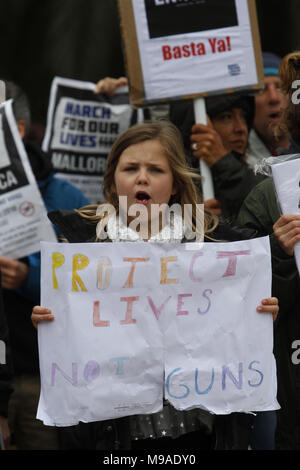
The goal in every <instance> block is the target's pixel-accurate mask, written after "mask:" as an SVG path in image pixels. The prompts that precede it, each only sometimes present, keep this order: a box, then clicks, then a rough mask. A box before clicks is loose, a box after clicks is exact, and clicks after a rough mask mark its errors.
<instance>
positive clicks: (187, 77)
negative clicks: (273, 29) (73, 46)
mask: <svg viewBox="0 0 300 470" xmlns="http://www.w3.org/2000/svg"><path fill="white" fill-rule="evenodd" d="M119 10H120V18H121V31H122V37H123V42H124V52H125V63H126V67H127V72H128V75H129V83H130V101H131V104H132V106H135V107H139V106H146V105H149V104H157V103H160V102H166V101H170V100H175V99H176V100H178V99H185V98H192V99H194V100H197V99H199V97H203V98H205V97H206V96H211V95H216V94H225V93H234V92H241V91H247V92H249V91H255V90H258V89H261V88H262V86H263V65H262V53H261V48H260V39H259V30H258V22H257V15H256V5H255V1H254V0H227V1H226V2H224V0H201V1H198V0H186V1H184V2H183V1H180V0H178V1H176V0H175V1H172V2H170V1H167V0H119ZM195 107H196V108H197V107H198V102H197V103H195ZM195 118H196V122H200V123H204V121H203V120H202V121H199V120H197V115H196V116H195ZM201 172H202V176H203V177H204V199H209V198H211V197H213V185H212V182H211V175H210V171H209V169H208V168H207V166H206V165H204V164H202V163H201Z"/></svg>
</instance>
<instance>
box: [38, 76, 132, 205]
mask: <svg viewBox="0 0 300 470" xmlns="http://www.w3.org/2000/svg"><path fill="white" fill-rule="evenodd" d="M95 86H96V85H95V84H93V83H90V82H81V81H77V80H69V79H64V78H60V77H56V78H55V79H54V81H53V83H52V87H51V96H50V103H49V110H48V120H47V129H46V134H45V138H44V141H43V149H44V151H46V152H48V153H49V155H50V158H51V160H52V164H53V167H54V169H55V171H56V175H57V176H58V177H60V178H63V179H65V180H66V181H69V182H70V183H72V184H74V185H75V186H76V187H78V188H79V189H80V190H81V191H82V193H83V194H84V195H85V196H86V197H87V199H88V200H89V201H90V202H91V203H96V202H98V201H99V200H101V198H102V183H103V175H104V172H105V169H106V161H107V156H108V154H109V151H110V149H111V146H112V145H113V143H114V141H115V140H116V139H117V137H118V136H119V135H120V134H121V133H122V132H124V131H125V130H126V129H127V128H128V127H129V126H130V124H131V121H132V117H133V111H132V108H131V107H130V105H129V96H128V89H127V88H126V87H123V88H122V89H120V90H117V92H116V94H115V96H114V97H112V98H108V97H106V96H104V95H102V94H100V95H95V94H94V92H93V90H94V88H95Z"/></svg>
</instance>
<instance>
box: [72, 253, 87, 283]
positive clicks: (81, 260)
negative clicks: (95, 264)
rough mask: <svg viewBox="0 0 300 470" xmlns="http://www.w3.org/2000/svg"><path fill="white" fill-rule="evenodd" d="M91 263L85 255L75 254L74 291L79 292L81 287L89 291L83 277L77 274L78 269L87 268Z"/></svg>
mask: <svg viewBox="0 0 300 470" xmlns="http://www.w3.org/2000/svg"><path fill="white" fill-rule="evenodd" d="M88 264H89V259H88V257H87V256H85V255H80V254H76V255H74V256H73V270H72V291H75V292H79V288H78V286H77V284H78V285H79V287H80V288H81V290H82V291H87V289H86V287H85V285H84V283H83V281H82V279H81V278H80V276H79V275H78V274H77V271H80V270H82V269H85V268H86V267H87V266H88Z"/></svg>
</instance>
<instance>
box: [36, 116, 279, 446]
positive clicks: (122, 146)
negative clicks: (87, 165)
mask: <svg viewBox="0 0 300 470" xmlns="http://www.w3.org/2000/svg"><path fill="white" fill-rule="evenodd" d="M194 177H195V175H194V174H193V173H192V172H191V171H190V170H189V169H188V168H187V166H186V160H185V154H184V149H183V144H182V140H181V136H180V133H179V131H178V129H177V128H176V127H175V126H174V125H173V124H171V123H170V122H168V121H155V122H149V123H144V124H137V125H135V126H133V127H131V128H130V129H128V130H127V131H125V132H124V133H123V134H122V135H121V136H120V137H119V138H118V139H117V141H116V142H115V143H114V145H113V147H112V149H111V152H110V155H109V158H108V162H107V170H106V173H105V177H104V195H105V198H106V203H109V204H111V205H112V206H113V207H114V208H115V210H116V213H117V214H118V217H117V218H115V217H114V218H112V217H109V216H108V215H107V214H105V215H103V211H102V208H103V206H102V205H100V206H99V207H97V206H87V207H85V208H83V209H82V210H80V211H77V213H75V212H74V213H66V212H61V211H57V212H54V213H51V214H50V215H49V217H50V219H51V220H52V222H53V223H54V224H56V225H58V226H59V227H60V229H61V230H62V232H63V233H64V235H65V237H66V238H67V240H68V241H70V242H86V241H99V242H103V241H110V242H118V241H139V242H141V243H143V242H145V241H147V242H157V241H160V242H167V241H172V242H176V241H177V242H179V243H180V242H186V241H187V240H186V238H185V234H184V225H183V223H182V218H181V216H179V215H178V214H177V213H174V216H173V217H172V218H171V219H170V220H169V221H168V223H166V222H164V218H161V217H159V218H158V220H153V211H151V208H153V207H154V205H155V204H159V205H161V204H166V205H172V204H174V203H177V204H180V206H181V207H182V208H183V207H184V204H192V206H193V211H192V212H193V213H192V219H193V220H194V221H196V209H195V208H196V204H199V203H200V202H201V201H200V200H199V197H198V194H197V190H196V188H195V185H194V183H193V178H194ZM121 196H122V197H123V198H122V199H121V200H122V201H123V200H125V201H126V202H127V208H128V210H127V211H126V205H123V203H122V204H119V198H120V197H121ZM133 204H137V207H140V208H141V210H142V213H143V214H144V216H143V217H144V219H143V222H144V223H143V224H141V225H146V226H147V228H148V234H147V233H146V232H147V231H143V232H142V231H141V230H139V231H136V230H133V228H131V227H130V222H131V221H132V216H130V212H129V208H130V207H131V206H132V205H133ZM99 214H100V215H99ZM126 220H127V224H126ZM194 225H195V224H193V226H194ZM203 227H204V228H203V232H204V233H203V237H204V240H205V241H212V240H213V241H217V240H222V241H224V240H225V241H236V240H241V239H247V238H249V236H251V234H252V232H251V233H249V231H242V230H241V231H236V230H233V229H232V228H230V227H229V226H221V225H219V224H218V219H217V218H216V217H215V216H213V215H210V214H209V213H205V214H204V224H203ZM194 228H195V227H194ZM258 311H260V312H269V313H272V314H273V316H274V317H275V316H276V315H277V312H278V302H277V299H275V298H269V299H264V300H263V301H262V304H261V305H260V306H259V307H258ZM31 318H32V321H33V323H34V325H35V326H37V324H38V323H39V322H40V321H52V320H53V319H54V316H53V314H52V313H51V312H50V311H49V309H47V308H44V307H38V306H37V307H35V308H34V309H33V312H32V317H31ZM239 417H241V419H242V420H245V419H246V420H248V418H249V417H251V415H244V414H240V413H233V415H229V417H226V420H227V422H228V423H229V422H231V421H232V426H235V429H237V428H236V425H235V424H234V422H235V423H237V424H238V425H240V423H239V422H238V421H239ZM245 417H246V418H245ZM214 421H215V418H214V417H213V416H212V415H211V414H209V413H207V412H205V411H203V410H200V409H195V410H191V411H188V412H180V411H177V410H175V409H174V408H173V407H172V406H171V405H167V404H166V405H165V406H164V408H163V410H162V411H161V412H159V413H156V414H153V415H143V416H134V417H131V418H128V419H127V418H125V419H122V420H120V419H118V420H112V421H110V422H109V426H108V425H107V423H108V422H107V421H106V422H102V423H90V424H85V425H83V423H80V425H79V426H76V427H75V428H76V429H75V430H74V429H73V430H72V431H75V433H77V436H79V439H80V446H81V448H83V446H84V444H82V442H83V433H86V432H87V430H88V435H89V436H90V432H91V433H92V435H93V438H94V436H95V432H96V433H98V441H97V443H96V445H99V442H101V443H102V444H103V442H104V440H105V439H106V438H107V433H108V428H109V427H110V428H111V429H115V431H116V432H118V433H119V434H118V438H117V439H118V441H120V440H121V439H122V437H121V436H122V435H123V436H125V437H126V435H127V436H128V435H129V431H128V432H126V429H127V430H128V429H129V428H126V426H127V425H130V435H131V439H132V440H133V441H134V440H135V439H136V440H137V442H138V443H139V442H141V448H148V449H154V448H158V447H159V446H162V447H163V448H170V447H171V445H172V444H171V443H173V445H174V447H173V448H177V449H178V446H182V448H184V449H186V448H187V443H188V442H189V443H190V445H189V447H190V448H193V447H194V448H198V449H199V448H211V447H212V446H213V444H214V434H213V427H214ZM121 425H124V427H123V431H124V432H123V434H122V432H121V433H120V427H121ZM222 425H224V423H222ZM97 426H100V428H101V429H100V431H99V427H98V428H97V429H96V430H95V427H97ZM101 426H102V427H101ZM104 428H105V429H104ZM248 430H249V432H250V426H249V427H248ZM94 431H95V432H94ZM66 433H68V434H69V435H70V434H71V433H70V430H66V431H65V434H66ZM78 433H79V434H78ZM99 433H100V434H99ZM239 434H240V433H239V431H238V432H237V435H239ZM99 435H100V437H99ZM162 436H166V437H164V438H162ZM180 436H181V437H180ZM243 437H245V436H243ZM176 438H178V440H177V439H176ZM72 439H74V432H73V434H72ZM114 439H116V436H115V435H114V437H112V440H111V441H110V444H109V445H108V446H107V447H106V448H111V445H112V442H113V440H114ZM247 439H248V438H245V441H247ZM184 441H185V442H184ZM223 441H224V440H223ZM95 442H96V440H95ZM102 444H101V445H102ZM121 445H122V444H121ZM126 445H128V443H127V444H126V443H124V444H123V448H124V446H125V448H126ZM138 445H139V444H138ZM138 445H137V444H135V445H134V447H138ZM232 445H233V446H235V447H236V446H237V448H239V447H240V448H241V447H246V448H247V445H248V441H247V443H246V444H245V445H243V446H242V445H241V444H238V443H237V442H234V443H233V444H232ZM68 446H70V444H69V443H67V444H65V447H67V448H70V447H68ZM224 446H227V447H228V443H225V444H224ZM94 448H95V447H94ZM98 448H99V447H98ZM101 448H103V447H101Z"/></svg>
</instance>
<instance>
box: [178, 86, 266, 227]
mask: <svg viewBox="0 0 300 470" xmlns="http://www.w3.org/2000/svg"><path fill="white" fill-rule="evenodd" d="M233 107H241V108H242V109H245V111H246V116H247V123H248V129H249V130H250V129H251V126H252V123H253V116H254V109H255V108H254V98H253V96H240V95H237V96H235V95H233V96H232V95H227V96H221V97H211V98H207V99H206V108H207V114H208V115H209V116H210V117H211V118H213V117H214V116H216V115H217V114H218V113H220V112H222V111H225V110H227V109H232V108H233ZM170 120H171V121H172V122H173V123H174V124H175V125H176V126H177V127H178V128H179V130H180V132H181V135H182V137H183V142H184V148H185V152H186V158H187V162H188V164H189V165H190V166H191V167H192V168H194V169H197V171H198V172H199V160H198V159H197V158H195V157H194V156H193V154H192V151H191V149H190V146H191V143H190V135H191V129H192V126H193V125H194V124H195V116H194V109H193V102H192V101H191V100H182V101H180V102H175V103H172V104H171V106H170ZM210 170H211V174H212V178H213V184H214V191H215V198H216V199H217V200H218V201H219V202H220V204H221V208H222V215H223V217H224V218H225V219H226V220H228V222H234V220H235V218H236V216H237V215H238V212H239V210H240V208H241V205H242V203H243V201H244V199H245V197H246V196H247V195H248V194H249V192H250V191H251V190H252V188H254V186H256V185H257V184H258V183H259V182H261V181H262V180H263V179H265V176H263V175H255V174H254V172H253V170H252V169H251V168H250V167H248V165H247V164H246V162H245V161H244V158H243V155H241V154H239V153H237V152H230V153H228V154H227V155H225V157H223V158H222V159H221V160H219V161H218V162H217V163H215V164H214V165H212V166H211V167H210ZM198 189H199V192H200V193H201V192H202V189H201V184H198Z"/></svg>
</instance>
